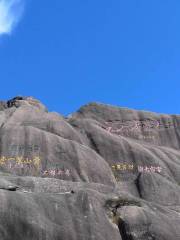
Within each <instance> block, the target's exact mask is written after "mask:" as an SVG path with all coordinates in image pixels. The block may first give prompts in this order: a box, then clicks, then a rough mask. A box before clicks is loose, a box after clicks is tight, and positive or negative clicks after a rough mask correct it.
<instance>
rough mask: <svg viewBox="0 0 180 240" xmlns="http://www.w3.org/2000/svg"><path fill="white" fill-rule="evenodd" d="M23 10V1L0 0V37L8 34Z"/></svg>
mask: <svg viewBox="0 0 180 240" xmlns="http://www.w3.org/2000/svg"><path fill="white" fill-rule="evenodd" d="M23 10H24V0H0V35H3V34H10V33H11V32H12V30H13V28H14V27H15V26H16V24H17V23H18V22H19V20H20V18H21V16H22V13H23Z"/></svg>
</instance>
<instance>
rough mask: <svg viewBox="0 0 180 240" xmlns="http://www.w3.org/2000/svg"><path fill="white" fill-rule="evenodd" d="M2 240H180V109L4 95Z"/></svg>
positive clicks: (0, 122) (0, 105) (0, 107)
mask: <svg viewBox="0 0 180 240" xmlns="http://www.w3.org/2000/svg"><path fill="white" fill-rule="evenodd" d="M0 202H1V204H0V239H1V240H111V239H112V240H180V227H179V226H180V115H165V114H161V115H160V114H156V113H151V112H145V111H135V110H130V109H126V108H117V107H113V106H109V105H103V104H98V103H91V104H88V105H85V106H83V107H82V108H80V109H79V111H77V112H76V113H73V114H71V115H70V116H69V117H67V118H65V117H63V116H61V115H59V114H57V113H55V112H48V111H47V109H46V107H45V106H44V105H43V104H42V103H41V102H39V101H38V100H36V99H34V98H32V97H21V96H19V97H16V98H14V99H12V100H9V101H7V102H0Z"/></svg>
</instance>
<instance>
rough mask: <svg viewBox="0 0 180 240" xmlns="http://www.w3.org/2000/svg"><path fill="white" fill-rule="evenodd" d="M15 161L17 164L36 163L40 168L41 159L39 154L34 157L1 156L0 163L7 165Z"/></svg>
mask: <svg viewBox="0 0 180 240" xmlns="http://www.w3.org/2000/svg"><path fill="white" fill-rule="evenodd" d="M12 162H13V163H15V164H16V165H22V166H24V165H27V164H28V165H34V166H35V167H36V168H39V166H40V162H41V159H40V157H39V156H35V157H34V158H33V159H29V158H23V157H22V156H16V157H5V156H1V157H0V165H6V164H8V163H12Z"/></svg>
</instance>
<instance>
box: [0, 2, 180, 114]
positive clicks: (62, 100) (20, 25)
mask: <svg viewBox="0 0 180 240" xmlns="http://www.w3.org/2000/svg"><path fill="white" fill-rule="evenodd" d="M10 2H11V5H13V3H14V6H9V8H8V9H7V3H10ZM3 4H4V5H3ZM179 12H180V1H179V0H158V1H157V0H151V1H144V0H142V1H140V0H139V1H138V0H126V1H122V0H112V1H109V0H86V1H84V0H81V1H80V0H76V1H74V0H66V1H59V0H54V1H42V0H38V1H33V0H0V33H1V34H0V83H1V94H0V99H2V100H5V99H9V98H12V97H14V96H16V95H19V94H20V95H25V96H34V97H35V98H38V99H39V100H41V101H42V102H43V103H44V104H45V105H46V106H47V107H48V109H49V110H50V111H57V112H60V113H62V114H64V115H66V114H69V113H71V112H74V111H76V110H77V109H78V108H79V107H80V106H81V105H84V104H86V103H88V102H92V101H93V102H94V101H97V102H102V103H108V104H112V105H117V106H122V107H129V108H134V109H143V110H150V111H155V112H163V113H178V114H180V104H179V99H180V97H179V96H180V94H179V90H180V66H179V65H180V14H179Z"/></svg>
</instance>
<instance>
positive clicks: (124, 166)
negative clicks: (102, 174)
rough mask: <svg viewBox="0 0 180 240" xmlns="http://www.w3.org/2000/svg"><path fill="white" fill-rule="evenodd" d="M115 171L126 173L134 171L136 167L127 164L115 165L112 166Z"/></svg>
mask: <svg viewBox="0 0 180 240" xmlns="http://www.w3.org/2000/svg"><path fill="white" fill-rule="evenodd" d="M112 169H113V170H119V171H125V170H133V169H134V165H133V164H126V163H118V164H115V165H112Z"/></svg>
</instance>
